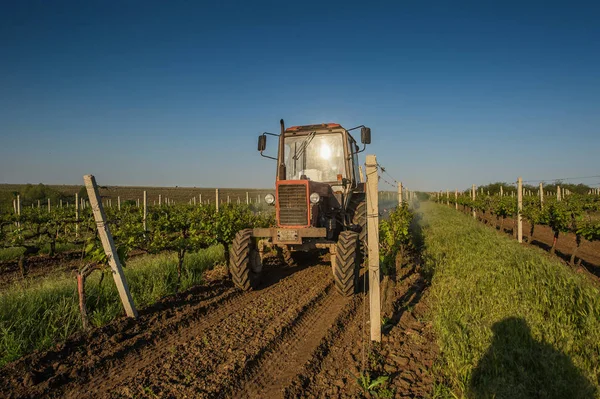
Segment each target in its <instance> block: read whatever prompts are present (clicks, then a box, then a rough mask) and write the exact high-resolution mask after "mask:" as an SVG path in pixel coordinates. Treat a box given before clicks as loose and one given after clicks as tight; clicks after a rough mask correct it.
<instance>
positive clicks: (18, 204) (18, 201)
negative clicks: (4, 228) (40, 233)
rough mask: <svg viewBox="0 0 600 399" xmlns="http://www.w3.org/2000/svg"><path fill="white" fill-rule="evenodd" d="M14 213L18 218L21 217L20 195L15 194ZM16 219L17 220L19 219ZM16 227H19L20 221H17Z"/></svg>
mask: <svg viewBox="0 0 600 399" xmlns="http://www.w3.org/2000/svg"><path fill="white" fill-rule="evenodd" d="M15 210H16V214H17V216H18V218H19V219H21V196H20V195H17V203H16V209H15ZM19 219H18V220H19ZM17 227H21V222H17Z"/></svg>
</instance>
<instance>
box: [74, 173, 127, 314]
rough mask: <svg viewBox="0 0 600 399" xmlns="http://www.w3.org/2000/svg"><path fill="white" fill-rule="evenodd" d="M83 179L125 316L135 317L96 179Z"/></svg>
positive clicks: (90, 176) (89, 177) (91, 176)
mask: <svg viewBox="0 0 600 399" xmlns="http://www.w3.org/2000/svg"><path fill="white" fill-rule="evenodd" d="M83 180H84V182H85V188H86V189H87V192H88V197H89V198H90V205H91V206H92V212H93V213H94V219H95V220H96V226H97V227H98V235H99V236H100V241H102V246H103V247H104V252H105V253H106V257H107V259H108V264H109V265H110V268H111V270H112V275H113V278H114V280H115V284H116V286H117V290H118V291H119V296H120V297H121V302H122V303H123V307H124V308H125V313H126V314H127V316H129V317H133V318H134V319H136V318H137V316H138V314H137V310H136V309H135V304H134V303H133V298H132V297H131V293H130V292H129V287H128V286H127V279H126V278H125V274H124V273H123V268H122V267H121V261H120V260H119V255H118V254H117V249H116V248H115V243H114V241H113V238H112V235H111V234H110V229H109V227H108V225H107V224H106V214H105V213H104V208H103V207H102V202H100V201H99V198H100V193H99V192H98V186H97V185H96V179H95V178H94V176H93V175H85V176H83Z"/></svg>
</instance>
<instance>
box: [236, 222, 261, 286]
mask: <svg viewBox="0 0 600 399" xmlns="http://www.w3.org/2000/svg"><path fill="white" fill-rule="evenodd" d="M229 272H230V273H231V279H232V280H233V284H234V285H235V286H236V287H238V288H239V289H241V290H244V291H249V290H252V289H256V287H257V286H258V283H259V282H260V274H261V272H262V262H261V260H260V255H259V253H258V251H257V249H256V243H255V241H254V239H253V238H252V229H245V230H241V231H239V232H238V233H237V234H236V235H235V238H234V240H233V242H232V243H231V249H230V252H229Z"/></svg>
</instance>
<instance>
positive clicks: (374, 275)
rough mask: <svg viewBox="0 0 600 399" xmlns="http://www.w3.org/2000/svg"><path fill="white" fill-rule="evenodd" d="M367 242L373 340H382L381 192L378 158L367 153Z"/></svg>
mask: <svg viewBox="0 0 600 399" xmlns="http://www.w3.org/2000/svg"><path fill="white" fill-rule="evenodd" d="M366 171H367V243H368V252H369V304H370V307H369V309H370V315H371V340H372V341H376V342H381V299H380V293H379V207H378V202H379V193H378V191H377V185H378V180H379V177H378V175H377V158H376V157H375V155H367V162H366Z"/></svg>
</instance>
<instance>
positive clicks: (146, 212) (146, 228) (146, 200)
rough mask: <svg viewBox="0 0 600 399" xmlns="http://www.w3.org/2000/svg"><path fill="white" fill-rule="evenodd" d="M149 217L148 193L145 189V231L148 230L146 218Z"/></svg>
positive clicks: (143, 219)
mask: <svg viewBox="0 0 600 399" xmlns="http://www.w3.org/2000/svg"><path fill="white" fill-rule="evenodd" d="M147 218H148V194H147V193H146V190H144V216H143V218H142V221H143V222H144V231H148V225H147V224H146V219H147Z"/></svg>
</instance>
